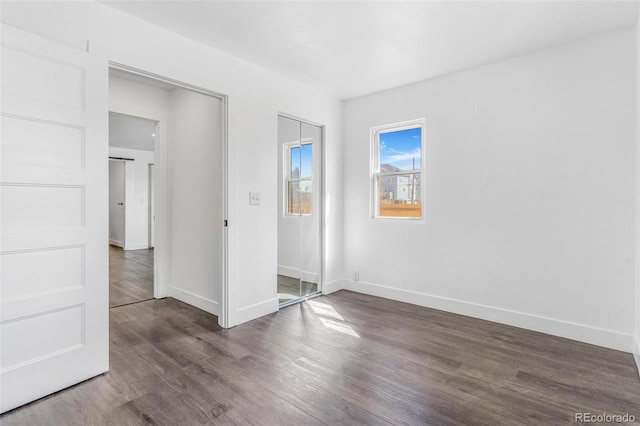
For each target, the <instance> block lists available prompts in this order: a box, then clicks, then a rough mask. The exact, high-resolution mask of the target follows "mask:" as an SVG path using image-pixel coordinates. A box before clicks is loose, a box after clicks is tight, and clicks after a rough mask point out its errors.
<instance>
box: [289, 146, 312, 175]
mask: <svg viewBox="0 0 640 426" xmlns="http://www.w3.org/2000/svg"><path fill="white" fill-rule="evenodd" d="M312 175H313V146H312V145H311V144H306V145H300V146H296V147H293V148H291V177H292V178H310V177H312Z"/></svg>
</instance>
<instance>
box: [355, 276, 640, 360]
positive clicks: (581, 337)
mask: <svg viewBox="0 0 640 426" xmlns="http://www.w3.org/2000/svg"><path fill="white" fill-rule="evenodd" d="M345 282H346V285H345V286H344V289H345V290H350V291H354V292H357V293H362V294H368V295H370V296H377V297H383V298H385V299H391V300H395V301H398V302H404V303H410V304H412V305H418V306H424V307H427V308H432V309H438V310H442V311H446V312H451V313H454V314H459V315H465V316H469V317H473V318H478V319H482V320H486V321H492V322H496V323H500V324H505V325H510V326H514V327H519V328H524V329H527V330H532V331H537V332H540V333H545V334H550V335H553V336H558V337H564V338H567V339H571V340H577V341H580V342H583V343H589V344H592V345H597V346H602V347H605V348H609V349H614V350H618V351H623V352H629V353H633V352H634V350H635V349H636V348H637V344H636V341H635V338H634V336H633V335H631V334H624V333H619V332H616V331H613V330H606V329H602V328H597V327H592V326H588V325H584V324H576V323H572V322H567V321H562V320H557V319H554V318H545V317H540V316H536V315H531V314H527V313H523V312H517V311H510V310H507V309H501V308H497V307H494V306H487V305H480V304H476V303H471V302H466V301H464V300H459V299H450V298H446V297H441V296H435V295H431V294H426V293H419V292H414V291H408V290H403V289H399V288H394V287H387V286H384V285H379V284H373V283H367V282H363V281H352V280H345ZM634 346H635V347H634ZM636 360H637V358H636Z"/></svg>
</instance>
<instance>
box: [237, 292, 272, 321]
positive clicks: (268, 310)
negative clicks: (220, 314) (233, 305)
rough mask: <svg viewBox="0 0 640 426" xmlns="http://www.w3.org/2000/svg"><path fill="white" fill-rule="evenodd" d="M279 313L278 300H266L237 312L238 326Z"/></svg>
mask: <svg viewBox="0 0 640 426" xmlns="http://www.w3.org/2000/svg"><path fill="white" fill-rule="evenodd" d="M277 311H278V298H277V297H276V298H273V299H269V300H265V301H264V302H259V303H255V304H253V305H250V306H245V307H244V308H240V309H238V310H237V311H236V320H237V321H236V324H235V325H240V324H242V323H245V322H247V321H251V320H254V319H256V318H260V317H263V316H265V315H269V314H272V313H274V312H277Z"/></svg>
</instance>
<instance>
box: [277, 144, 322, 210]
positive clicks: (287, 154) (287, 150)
mask: <svg viewBox="0 0 640 426" xmlns="http://www.w3.org/2000/svg"><path fill="white" fill-rule="evenodd" d="M282 145H283V147H284V164H283V165H284V171H283V176H284V179H283V185H284V188H283V192H282V193H283V194H284V197H282V198H283V201H284V209H283V212H284V215H285V216H313V211H314V210H315V206H314V205H313V196H312V197H311V213H291V212H289V183H290V182H309V184H310V186H311V191H313V189H314V188H313V164H314V159H313V156H314V153H313V138H308V139H303V140H302V141H294V142H287V143H284V144H282ZM305 145H311V177H308V178H292V177H291V150H292V149H293V148H302V147H303V146H305ZM301 172H302V170H301Z"/></svg>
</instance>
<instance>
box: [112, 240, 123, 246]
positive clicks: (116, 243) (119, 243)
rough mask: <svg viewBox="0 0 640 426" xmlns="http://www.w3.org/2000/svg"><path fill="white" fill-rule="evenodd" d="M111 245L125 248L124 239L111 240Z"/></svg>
mask: <svg viewBox="0 0 640 426" xmlns="http://www.w3.org/2000/svg"><path fill="white" fill-rule="evenodd" d="M109 245H112V246H116V247H121V248H124V243H123V242H122V241H116V240H109Z"/></svg>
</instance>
